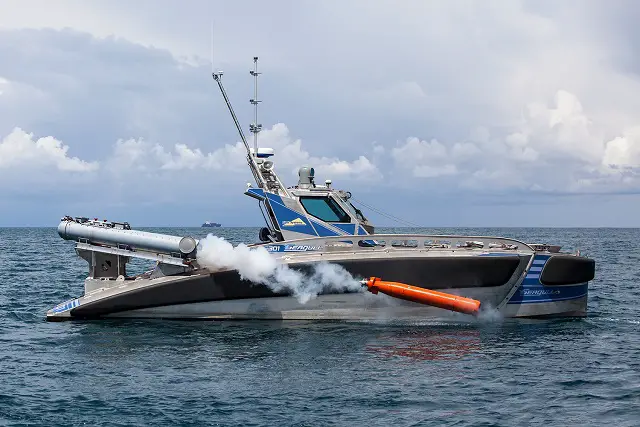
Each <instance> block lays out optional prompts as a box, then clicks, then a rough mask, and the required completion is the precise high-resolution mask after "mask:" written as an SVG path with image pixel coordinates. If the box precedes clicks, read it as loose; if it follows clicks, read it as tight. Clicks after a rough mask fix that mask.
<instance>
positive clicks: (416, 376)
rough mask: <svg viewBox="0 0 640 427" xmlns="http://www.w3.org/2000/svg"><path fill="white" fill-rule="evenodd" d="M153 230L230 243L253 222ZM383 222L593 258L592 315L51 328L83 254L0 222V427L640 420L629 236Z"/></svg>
mask: <svg viewBox="0 0 640 427" xmlns="http://www.w3.org/2000/svg"><path fill="white" fill-rule="evenodd" d="M148 231H155V232H161V233H170V234H176V235H187V234H188V235H192V236H194V237H197V238H202V237H204V236H206V234H207V233H209V232H212V233H215V234H217V235H220V236H222V237H224V238H226V239H228V240H230V241H232V242H234V243H240V242H253V241H255V240H256V239H257V232H258V229H255V228H220V229H205V228H198V229H158V228H156V229H148ZM380 232H403V233H407V232H416V233H439V234H445V233H446V234H473V235H503V236H506V237H513V238H517V239H521V240H524V241H527V242H536V243H538V242H541V243H544V242H549V243H559V244H562V245H564V248H565V249H569V250H575V249H580V250H581V252H582V254H584V255H587V256H590V257H593V258H595V260H596V279H595V280H594V281H593V282H592V283H591V284H590V288H589V315H588V317H586V318H583V319H559V320H522V319H502V320H501V319H495V320H493V321H475V320H472V319H470V320H469V321H468V322H465V321H460V320H459V318H456V320H455V321H453V320H452V321H447V320H442V321H428V320H425V321H423V322H420V321H418V322H414V323H404V324H403V323H396V322H393V321H389V322H376V323H358V322H315V321H235V322H234V321H167V320H101V321H74V322H61V323H49V322H46V321H45V313H46V311H47V310H48V309H49V308H51V307H53V306H54V305H56V304H58V303H59V302H62V301H64V300H67V299H69V298H73V297H77V296H80V295H81V294H82V293H83V280H84V278H85V277H86V275H87V264H86V262H85V261H83V260H81V259H80V258H78V257H77V256H76V255H75V252H74V250H73V243H71V242H65V241H63V240H62V239H61V238H60V237H58V235H57V233H56V230H55V228H13V229H0V309H1V310H0V425H3V424H9V425H74V426H75V425H90V426H93V425H101V426H128V425H154V426H164V425H167V426H169V425H171V426H173V425H193V426H196V425H221V426H229V425H243V426H261V425H265V426H288V425H295V426H317V425H348V426H355V425H367V426H391V425H393V426H418V425H434V426H446V425H452V426H453V425H455V426H493V425H500V426H501V425H517V426H520V425H545V426H568V425H571V426H573V425H579V426H584V425H594V426H600V425H605V424H610V425H616V426H637V425H640V308H639V307H638V306H639V303H640V247H639V246H640V245H639V244H638V242H640V230H638V229H519V228H508V229H386V230H385V229H381V230H380ZM148 266H149V264H148V263H145V262H140V261H135V263H134V265H133V268H132V271H134V272H135V271H137V272H141V271H144V269H145V268H146V267H148Z"/></svg>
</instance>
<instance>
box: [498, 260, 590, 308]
mask: <svg viewBox="0 0 640 427" xmlns="http://www.w3.org/2000/svg"><path fill="white" fill-rule="evenodd" d="M552 258H554V256H549V255H536V257H535V259H534V260H533V263H532V265H531V268H530V269H529V271H528V273H527V275H526V277H525V279H524V281H523V282H522V285H521V286H520V289H518V291H517V292H516V293H515V294H514V295H513V296H512V297H511V299H510V300H509V302H508V303H507V304H539V303H549V302H556V301H567V300H575V299H581V298H583V297H586V296H587V294H588V283H574V284H563V285H559V286H548V285H544V284H543V283H542V282H541V280H540V276H541V275H542V272H543V270H545V269H546V264H547V263H548V262H549V260H550V259H552Z"/></svg>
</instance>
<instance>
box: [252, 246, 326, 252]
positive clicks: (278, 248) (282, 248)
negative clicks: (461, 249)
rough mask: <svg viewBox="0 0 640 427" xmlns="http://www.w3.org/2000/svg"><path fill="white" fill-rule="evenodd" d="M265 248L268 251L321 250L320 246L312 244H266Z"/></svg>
mask: <svg viewBox="0 0 640 427" xmlns="http://www.w3.org/2000/svg"><path fill="white" fill-rule="evenodd" d="M265 248H266V249H267V250H268V251H269V252H306V251H321V250H322V246H312V245H268V246H265Z"/></svg>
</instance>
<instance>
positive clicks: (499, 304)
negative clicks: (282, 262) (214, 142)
mask: <svg viewBox="0 0 640 427" xmlns="http://www.w3.org/2000/svg"><path fill="white" fill-rule="evenodd" d="M547 259H548V257H547V258H544V257H536V258H535V259H532V256H531V255H522V254H520V255H517V254H514V255H508V256H479V255H474V256H466V257H464V256H457V257H450V256H443V257H438V256H429V257H424V256H423V257H411V256H398V257H393V258H387V259H376V258H365V259H360V260H354V259H342V260H334V261H333V262H336V263H338V264H340V265H342V267H344V268H345V269H347V270H348V271H349V272H350V273H351V274H353V275H354V276H355V277H367V276H380V277H384V278H385V279H387V280H393V281H398V282H406V283H410V284H412V285H414V286H419V287H424V288H429V289H437V290H440V291H442V292H448V293H453V294H457V295H462V296H465V297H469V298H474V299H478V300H480V301H482V306H483V307H485V308H487V307H488V308H496V309H497V311H498V312H499V313H500V315H501V316H504V317H547V316H583V315H585V314H586V309H587V307H586V304H587V286H588V285H587V284H586V283H581V284H570V285H560V286H547V285H543V284H542V283H541V282H540V276H541V273H539V272H538V273H535V272H533V273H532V272H531V270H538V271H541V270H542V268H543V267H544V263H545V262H546V260H547ZM313 265H314V264H313V263H311V262H309V260H308V259H307V260H304V259H303V260H302V261H300V262H297V263H296V262H292V263H290V264H289V266H290V267H291V268H295V269H299V270H305V269H312V268H313ZM87 280H93V281H96V280H97V279H87ZM98 283H104V284H105V286H104V287H100V286H98V285H96V284H95V283H92V284H91V288H92V289H94V291H92V292H90V293H88V294H87V295H85V296H84V297H82V298H79V299H76V300H71V301H68V302H66V303H63V304H60V305H58V306H57V307H55V308H54V309H52V310H50V311H49V312H48V313H47V318H48V319H49V320H65V319H72V318H76V319H91V318H101V317H125V318H150V317H151V318H174V319H328V320H375V319H398V320H400V319H405V320H421V319H426V318H443V317H447V318H450V317H451V316H454V317H458V318H464V317H466V316H464V315H459V314H453V313H451V312H448V311H447V310H443V309H439V308H435V307H429V306H425V305H422V304H418V303H412V302H407V301H401V300H398V299H394V298H391V297H388V296H386V295H381V294H378V295H372V294H369V293H366V292H365V291H364V290H362V291H352V292H348V293H345V292H342V293H337V292H333V293H331V292H327V293H323V294H321V295H318V296H317V297H315V298H312V299H311V300H310V301H306V302H305V303H302V302H300V301H299V300H298V299H297V298H295V297H293V296H291V295H289V294H287V293H286V292H281V293H276V292H273V291H272V290H271V289H270V288H269V287H268V286H266V285H264V284H254V283H251V282H248V281H246V280H242V279H241V278H240V276H239V275H238V273H237V272H236V271H222V272H216V273H210V272H208V271H207V270H202V271H198V272H196V273H194V274H189V275H182V276H165V277H160V278H156V279H140V280H115V281H114V280H103V281H101V282H100V281H98Z"/></svg>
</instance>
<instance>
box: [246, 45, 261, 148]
mask: <svg viewBox="0 0 640 427" xmlns="http://www.w3.org/2000/svg"><path fill="white" fill-rule="evenodd" d="M249 73H250V74H251V75H252V76H253V99H250V100H249V102H250V103H251V104H253V123H251V125H249V130H250V131H251V133H253V153H254V156H257V155H258V134H259V133H260V131H261V130H262V125H261V124H260V123H258V104H259V103H260V102H261V101H260V100H258V76H259V75H260V74H262V73H259V72H258V57H257V56H254V57H253V70H251V71H249Z"/></svg>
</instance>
